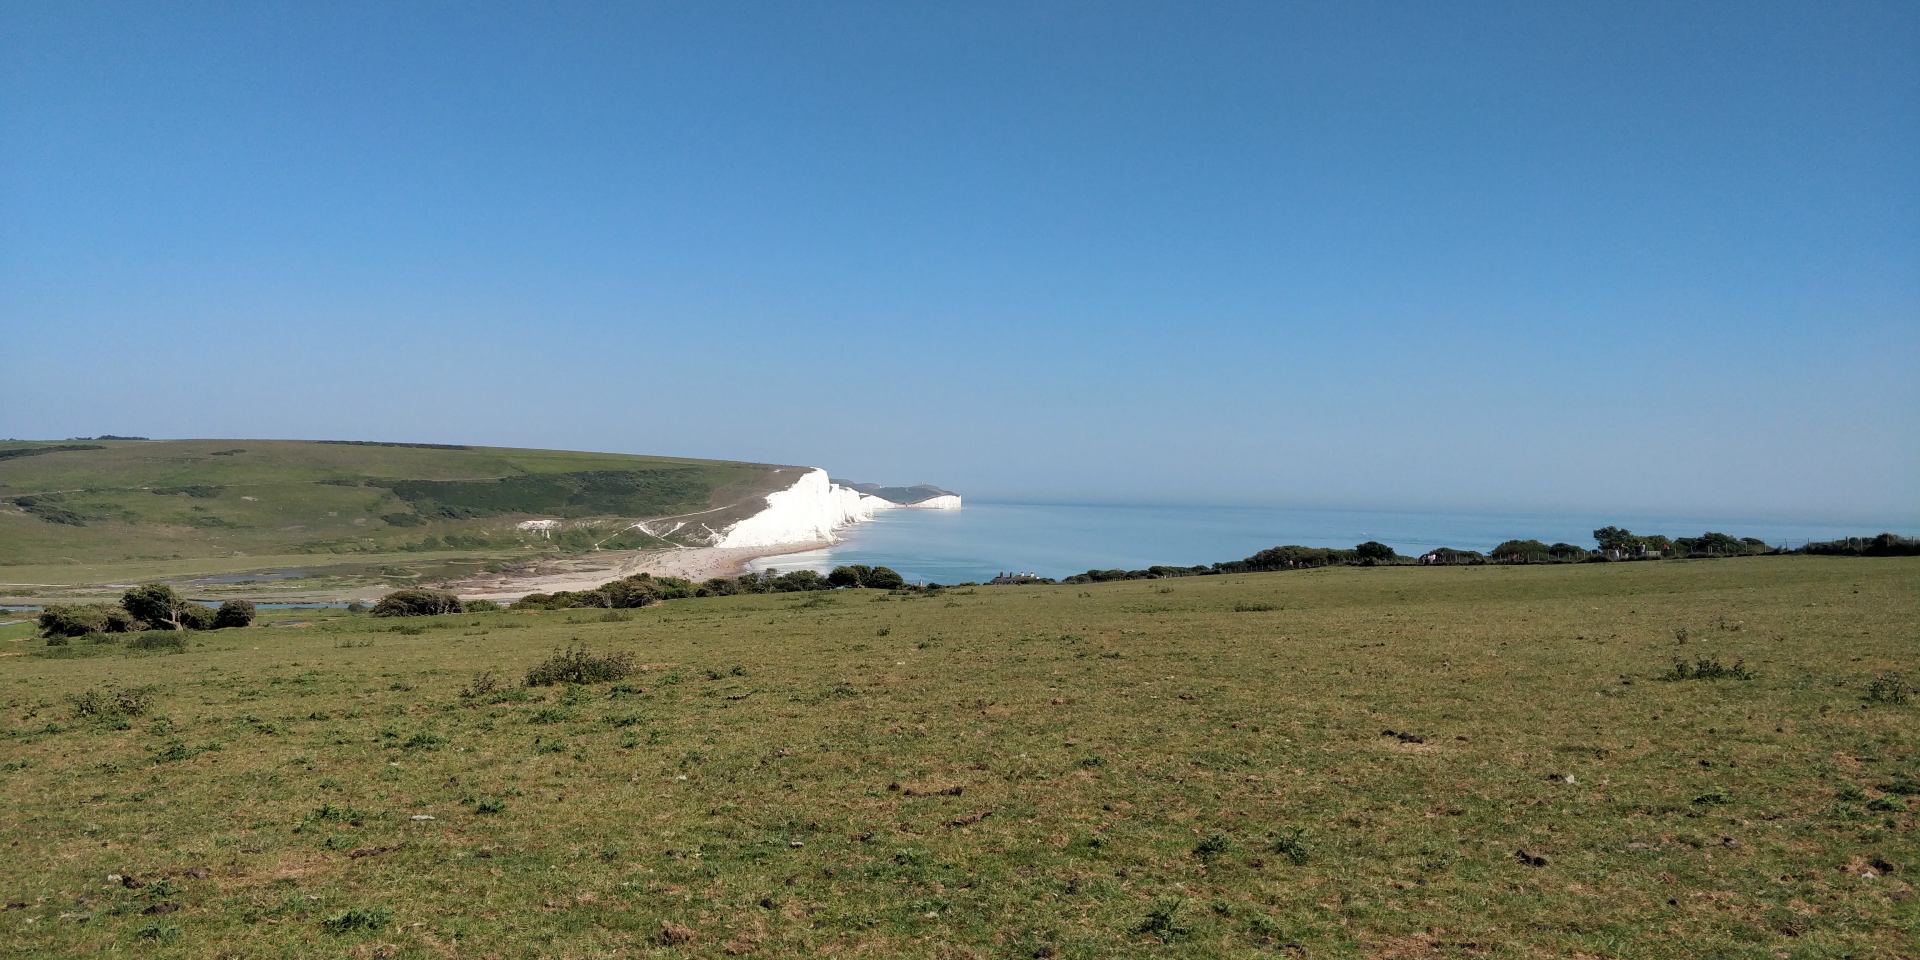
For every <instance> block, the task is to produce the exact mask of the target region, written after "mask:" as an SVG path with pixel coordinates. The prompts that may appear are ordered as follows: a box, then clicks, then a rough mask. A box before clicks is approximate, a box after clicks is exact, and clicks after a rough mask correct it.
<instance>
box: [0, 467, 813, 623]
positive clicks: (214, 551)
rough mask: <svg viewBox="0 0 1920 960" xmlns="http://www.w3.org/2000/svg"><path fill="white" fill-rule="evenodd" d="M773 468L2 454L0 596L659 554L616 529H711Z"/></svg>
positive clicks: (760, 488) (769, 478)
mask: <svg viewBox="0 0 1920 960" xmlns="http://www.w3.org/2000/svg"><path fill="white" fill-rule="evenodd" d="M777 469H778V468H776V467H773V466H770V465H766V464H753V463H735V462H722V461H712V460H688V459H675V458H667V457H643V456H631V455H625V454H609V453H576V452H568V451H558V450H519V449H510V448H500V447H466V446H455V445H443V444H399V443H369V442H335V441H303V440H158V441H146V440H99V441H60V442H44V443H35V442H17V441H4V442H0V581H6V582H8V583H10V584H13V585H14V586H12V587H0V594H9V595H10V594H19V593H31V592H34V589H32V588H33V585H35V584H55V585H58V584H68V583H77V582H81V581H90V580H97V579H101V578H102V577H105V578H112V577H114V576H116V575H120V574H125V575H127V576H135V577H137V576H141V575H143V574H145V573H147V572H148V571H149V570H152V571H155V572H161V573H166V574H168V575H186V574H193V573H199V572H203V571H206V572H225V571H234V570H241V571H244V570H246V569H247V568H248V567H249V565H250V564H253V563H254V562H255V561H259V562H261V563H265V564H267V565H268V566H285V565H289V564H290V565H292V566H297V567H300V568H302V571H303V572H310V571H312V570H314V569H317V568H328V569H332V570H333V572H335V573H348V572H349V571H350V569H351V568H356V567H364V566H365V562H364V561H367V560H369V559H375V558H378V559H380V560H381V564H380V565H382V566H392V565H393V562H395V561H396V560H397V561H399V562H401V563H402V564H403V565H406V564H407V562H409V561H426V560H431V561H432V562H434V563H444V562H452V561H455V560H458V559H460V558H473V559H474V560H475V561H476V562H488V561H489V560H499V559H501V558H511V557H517V556H524V555H532V554H540V553H566V552H577V551H582V550H586V549H591V548H593V547H595V546H599V547H633V548H645V547H650V546H664V545H665V544H663V543H662V542H661V541H660V540H659V539H658V538H656V537H652V536H650V535H648V534H645V533H642V532H639V531H628V530H625V528H626V527H627V526H628V525H629V524H630V523H631V522H632V521H633V520H637V519H644V518H649V517H661V516H672V515H677V514H683V513H693V512H698V511H708V510H713V509H714V508H723V509H722V510H721V511H720V513H721V514H722V515H724V514H725V513H726V511H725V510H724V508H726V507H728V506H731V505H736V504H743V503H747V504H750V503H753V502H755V501H757V498H758V497H760V496H763V495H764V494H765V493H767V492H769V491H770V490H772V489H775V488H776V487H777V486H779V485H781V483H783V482H784V481H782V480H778V479H776V474H775V471H776V470H777ZM530 518H564V519H567V520H569V521H577V522H570V523H568V524H566V526H565V528H564V529H563V530H561V531H559V532H558V533H548V534H543V533H541V532H537V531H522V530H519V529H517V528H516V525H517V524H518V523H519V522H520V521H522V520H526V519H530ZM716 519H717V517H716ZM623 531H624V532H623ZM269 558H271V559H269ZM289 558H291V559H289ZM414 565H416V566H417V565H418V564H417V563H415V564H414ZM456 566H457V564H456ZM10 568H11V569H10ZM264 572H266V573H269V574H271V575H273V576H276V577H277V576H281V575H282V574H283V573H284V571H274V570H269V571H264Z"/></svg>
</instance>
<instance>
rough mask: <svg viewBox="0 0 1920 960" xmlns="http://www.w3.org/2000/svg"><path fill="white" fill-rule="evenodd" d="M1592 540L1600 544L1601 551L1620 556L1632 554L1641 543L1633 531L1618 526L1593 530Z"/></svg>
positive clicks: (1637, 549) (1637, 550)
mask: <svg viewBox="0 0 1920 960" xmlns="http://www.w3.org/2000/svg"><path fill="white" fill-rule="evenodd" d="M1593 540H1594V542H1595V543H1598V544H1599V545H1600V550H1601V552H1603V553H1607V554H1619V555H1621V556H1632V555H1633V554H1635V553H1637V552H1639V550H1640V543H1641V541H1640V538H1639V537H1636V536H1634V535H1633V531H1631V530H1626V529H1622V528H1620V527H1601V528H1600V529H1598V530H1595V531H1594V532H1593Z"/></svg>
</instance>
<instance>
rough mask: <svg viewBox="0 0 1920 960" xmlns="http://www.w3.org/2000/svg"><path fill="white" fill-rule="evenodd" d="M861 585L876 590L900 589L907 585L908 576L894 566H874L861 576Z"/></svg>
mask: <svg viewBox="0 0 1920 960" xmlns="http://www.w3.org/2000/svg"><path fill="white" fill-rule="evenodd" d="M860 585H861V586H863V587H872V588H873V589H875V590H898V589H900V588H901V587H904V586H906V585H907V578H905V577H903V576H901V575H900V574H899V572H898V571H896V570H894V569H893V568H892V567H874V568H873V569H872V570H869V571H867V575H866V576H864V577H862V578H861V580H860Z"/></svg>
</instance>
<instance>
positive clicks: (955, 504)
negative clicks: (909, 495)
mask: <svg viewBox="0 0 1920 960" xmlns="http://www.w3.org/2000/svg"><path fill="white" fill-rule="evenodd" d="M895 506H900V507H905V508H907V509H909V510H958V509H960V495H959V494H957V493H943V494H941V495H939V496H937V497H928V498H927V499H925V500H915V501H914V502H912V503H901V504H895Z"/></svg>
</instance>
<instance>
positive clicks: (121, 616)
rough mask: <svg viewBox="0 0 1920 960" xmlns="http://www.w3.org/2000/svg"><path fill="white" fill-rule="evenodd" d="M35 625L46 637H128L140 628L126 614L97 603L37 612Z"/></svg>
mask: <svg viewBox="0 0 1920 960" xmlns="http://www.w3.org/2000/svg"><path fill="white" fill-rule="evenodd" d="M38 622H39V625H40V632H41V633H42V634H44V635H46V636H48V637H83V636H86V635H87V634H90V633H127V632H130V631H132V630H135V629H138V628H139V626H140V625H139V623H138V621H136V620H134V618H133V616H132V615H131V614H129V613H127V611H125V610H122V609H120V608H119V607H110V606H107V605H105V604H100V603H89V604H81V605H78V606H52V607H47V608H46V609H44V610H42V611H40V616H39V618H38Z"/></svg>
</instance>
